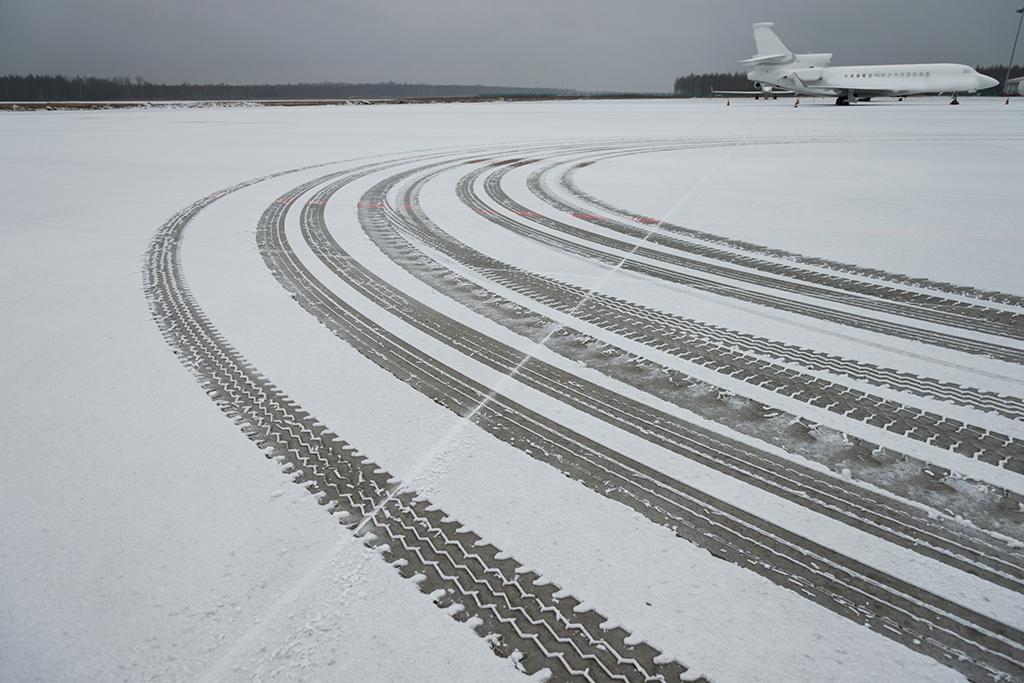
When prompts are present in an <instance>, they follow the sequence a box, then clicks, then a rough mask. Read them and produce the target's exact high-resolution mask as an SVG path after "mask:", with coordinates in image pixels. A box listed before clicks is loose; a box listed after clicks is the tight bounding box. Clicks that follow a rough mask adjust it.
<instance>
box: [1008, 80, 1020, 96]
mask: <svg viewBox="0 0 1024 683" xmlns="http://www.w3.org/2000/svg"><path fill="white" fill-rule="evenodd" d="M1006 94H1007V95H1024V76H1021V77H1020V78H1011V79H1010V80H1008V81H1006Z"/></svg>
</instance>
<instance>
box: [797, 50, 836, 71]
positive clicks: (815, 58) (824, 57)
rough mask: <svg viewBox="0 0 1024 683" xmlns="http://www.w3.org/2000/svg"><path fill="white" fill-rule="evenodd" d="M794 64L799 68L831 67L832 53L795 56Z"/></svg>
mask: <svg viewBox="0 0 1024 683" xmlns="http://www.w3.org/2000/svg"><path fill="white" fill-rule="evenodd" d="M796 62H797V64H798V65H799V66H801V67H809V66H816V67H819V68H825V67H826V66H832V53H831V52H818V53H812V54H807V55H796Z"/></svg>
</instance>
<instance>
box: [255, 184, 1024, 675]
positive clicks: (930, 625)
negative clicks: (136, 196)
mask: <svg viewBox="0 0 1024 683" xmlns="http://www.w3.org/2000/svg"><path fill="white" fill-rule="evenodd" d="M336 189H337V188H336V187H334V188H332V190H333V191H336ZM311 202H313V203H310V204H308V205H307V211H304V215H308V214H309V212H310V211H315V210H316V207H318V206H322V202H323V193H322V192H318V193H317V195H315V196H314V199H313V200H311ZM279 206H280V204H275V205H272V206H271V207H270V208H269V209H268V213H267V214H265V216H264V219H263V220H261V222H260V226H259V228H258V235H259V236H258V244H259V247H260V251H261V253H262V254H263V255H264V258H265V260H266V262H267V265H268V267H269V268H270V270H271V272H272V273H273V274H274V275H275V277H277V278H278V280H279V282H280V283H281V284H282V285H283V286H284V287H285V288H286V289H287V290H288V291H289V292H291V293H292V295H293V297H295V299H296V301H297V302H298V303H299V304H300V305H301V306H303V308H305V309H306V310H307V311H309V312H310V313H311V314H313V315H314V316H316V317H317V318H318V319H319V320H320V321H321V322H322V323H323V324H324V325H325V326H327V327H328V328H329V329H331V330H332V331H334V332H335V334H336V335H338V336H339V337H341V338H342V339H344V340H345V341H346V342H348V343H349V344H351V345H353V347H355V348H356V349H358V350H360V352H361V353H363V354H364V355H365V356H366V357H367V358H369V359H370V360H372V361H373V362H375V363H376V364H378V365H380V366H381V367H383V368H385V369H387V370H389V371H390V372H392V373H393V374H395V375H396V376H398V377H400V378H402V379H403V380H405V381H407V382H408V383H410V384H411V385H412V386H414V387H415V388H417V389H418V390H420V391H422V392H423V393H425V394H426V395H428V396H430V397H431V398H433V399H434V400H435V401H436V402H438V403H439V404H441V405H444V406H446V407H448V408H450V409H451V410H453V411H454V412H456V413H458V414H459V415H463V416H465V417H467V418H468V419H470V420H471V421H472V422H473V423H474V424H477V425H479V426H481V427H482V428H484V429H486V430H487V431H489V432H490V433H492V434H494V435H495V436H496V437H498V438H500V439H502V440H505V441H507V442H509V443H512V444H513V445H515V446H516V447H517V448H520V449H521V450H522V451H523V452H525V453H527V454H529V455H531V456H532V457H534V458H537V459H539V460H541V461H543V462H547V463H549V464H551V465H553V466H555V467H557V468H558V469H559V470H560V471H562V472H563V473H565V474H567V475H568V476H570V477H571V478H573V479H576V480H578V481H580V482H581V483H583V484H584V485H586V486H588V487H590V488H592V489H593V490H595V491H598V492H600V493H601V494H602V495H605V496H609V497H611V498H613V499H615V500H620V501H621V502H624V503H626V504H628V505H630V506H631V507H633V508H634V509H635V510H637V511H639V512H641V513H642V514H644V515H645V516H647V517H648V518H650V519H652V520H653V521H655V522H657V523H660V524H664V525H665V526H668V527H669V528H672V529H674V530H675V531H676V533H677V534H679V535H681V536H683V537H684V538H686V539H688V540H690V541H692V542H694V543H697V544H698V545H701V546H702V547H705V548H707V549H709V550H710V551H711V552H713V553H714V554H716V555H717V556H719V557H722V558H725V559H728V560H729V561H731V562H734V563H737V564H739V565H740V566H745V567H747V568H749V569H752V570H753V571H756V572H758V573H759V574H761V575H762V576H765V577H766V578H769V579H770V580H772V581H774V582H775V583H778V584H779V585H782V586H785V587H787V588H789V589H791V590H795V591H797V592H799V593H800V594H801V595H804V596H806V597H808V598H809V599H812V600H815V601H816V602H818V603H819V604H822V605H824V606H826V607H828V608H829V609H832V610H833V611H836V612H837V613H839V614H842V615H844V616H847V617H848V618H852V619H854V620H855V621H857V622H858V623H864V624H865V625H867V626H869V627H870V628H872V629H874V630H876V631H877V632H879V633H881V634H883V635H886V636H887V637H890V638H893V639H895V640H897V641H899V642H901V643H904V644H905V645H906V646H907V647H910V648H912V649H916V650H919V651H922V652H925V653H927V654H929V655H931V656H933V657H935V658H937V659H939V660H940V661H943V662H944V663H946V664H948V665H950V666H953V667H954V668H957V669H959V670H961V671H964V672H970V673H969V674H968V675H973V676H975V677H978V678H986V679H987V678H992V679H996V678H998V677H999V676H1003V675H1007V673H1009V675H1021V674H1024V669H1021V667H1020V665H1019V663H1018V662H1019V661H1021V658H1022V656H1024V646H1022V642H1024V634H1021V633H1020V632H1018V631H1016V630H1015V629H1012V628H1010V627H1008V626H1006V625H1005V624H1001V623H999V622H997V621H995V620H992V619H990V618H988V617H985V616H983V615H980V614H977V613H973V612H972V611H971V610H967V609H966V608H964V607H962V606H959V605H956V604H954V603H952V602H950V601H948V600H945V599H943V598H940V597H938V596H935V595H932V594H930V593H928V592H927V591H922V590H921V589H920V588H918V587H916V586H913V585H911V584H907V583H905V582H902V581H900V580H898V579H895V578H894V577H891V576H888V575H885V574H883V573H880V572H878V571H877V570H874V569H872V568H869V567H867V566H866V565H863V564H861V563H859V562H857V561H856V560H853V559H851V558H847V557H845V556H842V555H840V554H838V553H835V552H833V551H830V550H828V549H826V548H824V547H822V546H819V545H817V544H814V543H813V542H810V541H807V540H806V539H803V538H801V537H799V536H797V535H795V534H792V533H791V532H788V531H786V530H785V529H782V528H780V527H777V526H774V525H772V524H770V523H768V522H765V521H764V520H761V519H758V518H756V517H754V516H753V515H750V514H749V513H745V512H743V511H742V510H739V509H737V508H734V507H732V506H729V505H727V504H725V503H723V502H721V501H718V500H716V499H714V498H712V497H710V496H707V495H706V494H704V493H702V492H700V491H698V490H695V489H693V488H691V487H688V486H686V485H684V484H682V483H681V482H678V481H676V480H673V479H671V478H670V477H666V476H665V475H663V474H661V473H659V472H657V471H655V470H652V469H650V468H647V467H645V466H643V465H641V464H640V463H637V462H636V461H633V460H631V459H630V458H628V457H626V456H624V455H622V454H621V453H618V452H616V451H613V450H611V449H608V448H606V447H604V446H601V445H600V444H598V443H595V442H593V441H591V440H589V439H586V438H585V437H583V436H581V435H579V434H577V433H575V432H572V431H571V430H569V429H568V428H566V427H564V426H563V425H560V424H558V423H556V422H553V421H551V420H549V419H547V418H545V417H543V416H542V415H539V414H537V413H535V412H533V411H531V410H529V409H527V408H525V407H524V406H521V405H519V404H517V403H515V402H513V401H511V400H510V399H508V398H507V397H505V396H503V395H502V394H500V393H497V392H494V391H493V390H492V389H491V388H490V387H486V386H483V385H481V384H479V383H478V382H476V381H474V380H472V379H470V378H468V377H466V376H464V375H462V374H461V373H458V372H457V371H455V370H453V369H452V368H450V367H448V366H445V365H444V364H442V363H440V362H439V361H437V360H436V359H434V358H433V357H431V356H429V355H428V354H426V353H424V352H422V351H420V350H419V349H417V348H415V347H414V346H412V345H411V344H409V343H408V342H405V341H404V340H402V339H401V338H399V337H397V336H396V335H394V334H391V333H389V332H387V331H386V330H385V329H383V328H382V327H380V326H379V325H377V324H376V323H373V321H372V320H370V319H369V318H367V317H366V316H364V315H362V314H359V313H358V312H357V311H355V310H354V309H352V307H351V306H350V305H349V304H348V303H346V302H345V301H344V300H343V299H342V298H341V297H339V296H338V295H336V294H334V293H333V292H332V291H331V290H330V288H328V287H327V286H325V285H324V283H322V282H320V281H319V280H318V279H317V278H315V277H314V276H313V275H312V274H311V273H310V272H309V271H308V269H306V268H305V267H304V266H303V265H302V263H301V261H300V259H298V257H297V256H296V255H295V254H294V253H293V252H292V250H291V248H290V246H289V244H288V241H287V238H286V236H285V233H284V227H283V213H280V208H279ZM373 211H375V209H372V208H370V207H369V206H367V204H366V203H365V202H362V203H361V208H360V210H359V214H360V218H361V219H362V220H372V212H373ZM314 251H315V252H317V256H318V257H320V258H324V257H325V256H327V255H325V254H322V253H319V251H318V250H317V249H316V248H315V247H314ZM330 256H331V258H332V259H333V265H332V264H331V262H330V261H325V263H327V264H328V265H329V266H331V267H332V268H335V267H336V268H337V269H338V270H337V271H336V272H337V273H338V274H339V275H341V276H343V277H344V278H345V281H346V282H347V283H348V284H349V286H353V287H355V288H356V289H358V290H360V291H364V292H367V293H372V292H374V291H376V294H375V295H374V297H376V296H380V295H381V294H382V290H381V288H379V287H377V283H375V282H373V280H372V277H368V276H367V272H366V271H365V269H364V268H363V267H362V266H361V265H359V264H358V263H357V262H355V261H354V260H353V259H352V258H351V255H349V254H347V253H346V252H344V251H334V252H333V253H332V254H331V255H330ZM374 297H372V298H374ZM396 301H397V300H396ZM385 308H386V309H387V310H390V311H392V312H398V311H399V310H400V309H398V308H395V306H394V304H392V303H388V304H386V305H385ZM467 399H468V400H467Z"/></svg>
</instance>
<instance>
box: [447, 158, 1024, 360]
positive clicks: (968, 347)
mask: <svg viewBox="0 0 1024 683" xmlns="http://www.w3.org/2000/svg"><path fill="white" fill-rule="evenodd" d="M523 162H524V160H522V159H510V160H505V161H500V162H497V163H496V165H506V164H517V163H523ZM488 170H489V169H488V168H479V169H477V170H475V171H472V172H470V173H469V174H467V176H466V177H465V178H464V179H463V181H462V182H460V184H459V196H460V198H464V202H465V203H466V205H467V206H469V207H470V208H471V209H472V210H474V211H476V212H478V213H480V215H482V216H484V217H485V218H487V219H488V220H489V221H491V222H492V223H494V224H495V225H497V226H499V227H502V228H505V229H507V230H509V231H510V232H513V233H515V234H517V235H520V236H523V237H526V238H528V239H531V240H534V241H536V242H538V243H541V244H544V245H547V246H550V247H553V248H556V249H559V250H561V251H564V252H566V253H570V254H574V255H576V256H582V257H584V258H589V259H591V260H594V261H598V262H600V263H604V264H609V265H613V266H615V267H618V268H621V269H623V270H627V271H631V272H635V273H640V274H642V275H646V276H649V277H652V278H655V279H658V280H663V281H665V282H672V283H674V284H679V285H684V286H687V287H692V288H693V289H696V290H698V291H702V292H707V293H710V294H715V295H718V296H722V297H726V298H730V299H735V300H737V301H743V302H746V303H751V304H756V305H759V306H764V307H767V308H770V309H776V310H780V311H786V312H788V313H794V314H797V315H801V316H805V317H810V318H813V319H815V320H827V321H829V322H832V323H836V324H839V325H844V326H847V327H852V328H855V329H860V330H866V331H870V332H875V333H878V334H884V335H888V336H894V337H897V338H900V339H907V340H914V341H919V342H922V343H926V344H931V345H934V346H939V347H942V348H947V349H952V350H955V351H961V352H963V353H969V354H972V355H980V356H985V357H989V358H994V359H997V360H1003V361H1006V362H1010V363H1016V364H1024V349H1020V348H1017V347H1013V346H1006V345H1003V344H997V343H994V342H988V341H982V340H977V339H969V338H966V337H959V336H956V335H952V334H948V333H945V332H940V331H936V330H929V329H923V328H917V327H910V326H907V325H905V324H902V323H898V322H893V321H889V320H882V319H876V318H867V317H865V316H862V315H859V314H857V313H852V312H848V311H842V310H837V309H831V308H826V307H824V306H820V305H817V304H812V303H807V302H802V301H795V300H790V299H786V298H783V297H779V296H775V295H772V294H765V293H762V292H758V291H753V290H749V289H743V288H741V287H737V286H735V285H731V284H728V283H725V282H719V281H716V280H709V279H707V278H705V277H699V276H696V275H692V274H688V273H685V272H680V271H676V270H672V269H669V268H665V267H662V266H658V265H654V264H651V263H647V262H645V261H638V260H636V259H634V258H630V257H628V256H627V257H625V258H624V257H623V255H622V254H615V253H612V252H608V251H604V250H602V249H598V248H596V247H592V246H588V245H587V244H583V243H580V242H576V241H573V240H570V239H566V238H564V237H559V236H558V235H556V234H553V233H549V232H546V231H544V230H540V229H538V228H534V227H531V226H530V225H528V224H526V223H524V222H522V221H518V220H513V219H511V218H509V217H508V216H505V215H504V214H501V213H499V212H497V211H494V210H493V209H491V208H490V207H488V206H487V205H486V204H485V203H484V202H483V201H482V200H481V199H480V197H479V195H477V193H476V189H475V188H474V183H475V181H476V179H477V178H478V177H480V176H482V175H483V174H484V173H486V172H487V171H488ZM487 180H488V181H490V182H485V191H486V192H487V193H488V194H489V195H490V194H497V195H499V196H500V193H501V190H500V188H498V187H496V186H495V185H494V183H493V176H491V177H489V178H488V179H487ZM521 212H522V213H523V214H524V215H526V216H529V217H530V218H531V220H536V221H538V222H542V221H544V220H545V219H544V218H543V217H541V216H539V214H537V213H536V212H532V211H528V210H525V209H523V210H521ZM549 222H551V223H553V224H555V225H557V224H558V222H557V221H549ZM562 225H565V224H562ZM549 227H550V226H549ZM566 227H567V228H568V232H569V233H571V234H573V236H574V237H578V238H582V239H586V237H585V236H590V239H589V241H590V242H592V243H595V244H601V245H602V246H606V247H612V248H615V249H620V250H623V251H624V252H626V253H627V254H628V253H634V252H635V253H636V254H638V255H641V256H644V257H647V258H653V259H661V260H664V258H665V256H664V255H663V252H659V251H656V250H651V249H647V248H645V247H642V246H641V247H635V245H631V244H629V243H625V242H622V241H621V240H615V239H613V238H607V237H604V236H600V235H595V234H594V233H592V232H590V231H588V230H582V229H578V228H574V227H572V226H566ZM577 232H578V233H580V234H575V233H577Z"/></svg>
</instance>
